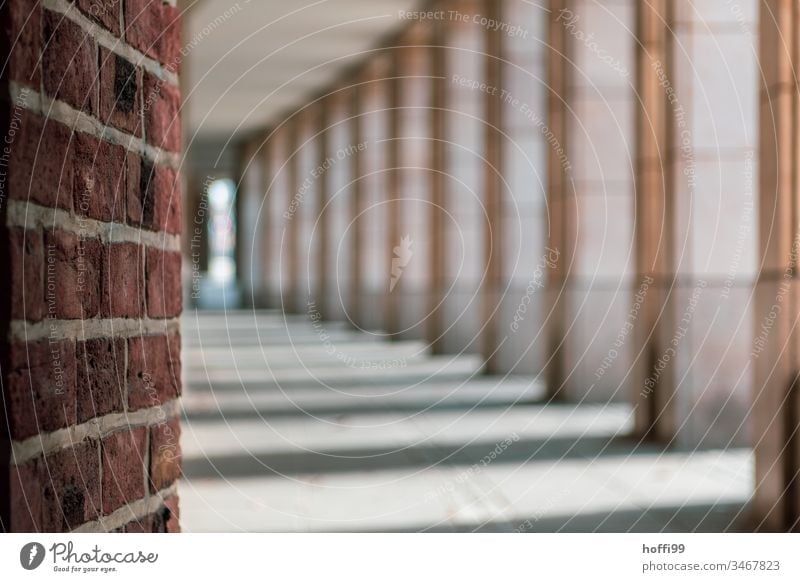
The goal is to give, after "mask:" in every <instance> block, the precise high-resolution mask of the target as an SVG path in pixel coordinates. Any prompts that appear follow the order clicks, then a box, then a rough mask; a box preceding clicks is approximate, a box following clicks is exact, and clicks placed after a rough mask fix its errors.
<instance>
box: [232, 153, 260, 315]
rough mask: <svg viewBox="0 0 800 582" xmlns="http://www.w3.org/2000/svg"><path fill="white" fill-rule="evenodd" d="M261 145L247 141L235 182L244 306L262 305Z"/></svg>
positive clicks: (239, 275)
mask: <svg viewBox="0 0 800 582" xmlns="http://www.w3.org/2000/svg"><path fill="white" fill-rule="evenodd" d="M260 146H261V144H260V142H258V141H256V140H251V141H248V142H245V144H244V146H243V147H242V150H241V153H240V154H239V164H240V167H239V172H238V173H239V175H238V177H237V180H236V205H235V208H236V276H237V279H238V283H239V290H240V293H241V297H242V305H243V306H246V307H253V306H257V305H260V304H261V300H262V297H261V294H262V289H261V282H262V281H263V274H262V271H261V267H262V264H261V261H260V260H259V259H260V257H259V256H258V253H259V251H260V248H259V245H258V241H259V239H260V236H261V230H262V228H263V224H261V221H260V219H259V213H260V209H261V205H262V202H263V199H262V194H261V193H262V188H261V185H262V184H263V182H264V172H263V167H262V156H260V155H259V151H260Z"/></svg>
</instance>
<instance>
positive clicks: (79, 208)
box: [73, 133, 126, 222]
mask: <svg viewBox="0 0 800 582" xmlns="http://www.w3.org/2000/svg"><path fill="white" fill-rule="evenodd" d="M74 156H75V167H74V172H75V186H74V189H73V191H74V194H75V213H76V214H82V215H84V216H88V217H90V218H95V219H97V220H102V221H104V222H111V221H116V222H124V221H125V214H126V212H125V206H124V204H123V189H124V187H125V149H124V148H123V147H122V146H118V145H115V144H111V143H108V142H107V141H102V140H99V139H97V138H95V137H94V136H91V135H89V134H86V133H75V144H74Z"/></svg>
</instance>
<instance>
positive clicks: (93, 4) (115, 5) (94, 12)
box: [75, 0, 121, 36]
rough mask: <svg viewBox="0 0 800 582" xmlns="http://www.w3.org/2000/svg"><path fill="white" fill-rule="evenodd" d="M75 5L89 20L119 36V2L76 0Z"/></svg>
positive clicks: (112, 0)
mask: <svg viewBox="0 0 800 582" xmlns="http://www.w3.org/2000/svg"><path fill="white" fill-rule="evenodd" d="M75 4H76V5H77V6H78V8H79V9H80V11H81V12H83V13H84V14H85V15H86V16H88V17H89V18H90V19H91V20H94V21H95V22H97V23H98V24H101V25H103V27H104V28H106V29H108V30H109V31H111V32H113V33H114V34H115V35H116V36H119V34H120V28H121V27H120V13H119V12H120V11H119V8H120V4H121V0H76V1H75Z"/></svg>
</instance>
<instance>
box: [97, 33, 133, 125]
mask: <svg viewBox="0 0 800 582" xmlns="http://www.w3.org/2000/svg"><path fill="white" fill-rule="evenodd" d="M100 119H101V120H102V121H103V122H104V123H107V124H109V125H112V126H114V127H116V128H118V129H121V130H123V131H126V132H128V133H131V134H133V135H135V136H137V137H140V136H141V135H142V71H141V69H139V68H137V67H136V66H135V65H134V64H133V63H131V62H129V61H127V60H126V59H124V58H123V57H120V56H118V55H115V54H114V53H112V52H110V51H108V50H106V49H105V48H102V47H101V48H100Z"/></svg>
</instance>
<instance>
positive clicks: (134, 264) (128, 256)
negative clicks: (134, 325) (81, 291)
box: [102, 243, 144, 317]
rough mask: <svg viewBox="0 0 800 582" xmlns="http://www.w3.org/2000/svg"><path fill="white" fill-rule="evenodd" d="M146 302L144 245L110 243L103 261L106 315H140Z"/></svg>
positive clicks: (103, 308)
mask: <svg viewBox="0 0 800 582" xmlns="http://www.w3.org/2000/svg"><path fill="white" fill-rule="evenodd" d="M143 305H144V250H143V247H141V246H139V245H136V244H133V243H115V244H110V245H107V246H106V252H105V259H104V261H103V297H102V313H103V315H104V316H105V317H140V316H141V315H142V307H143Z"/></svg>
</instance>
